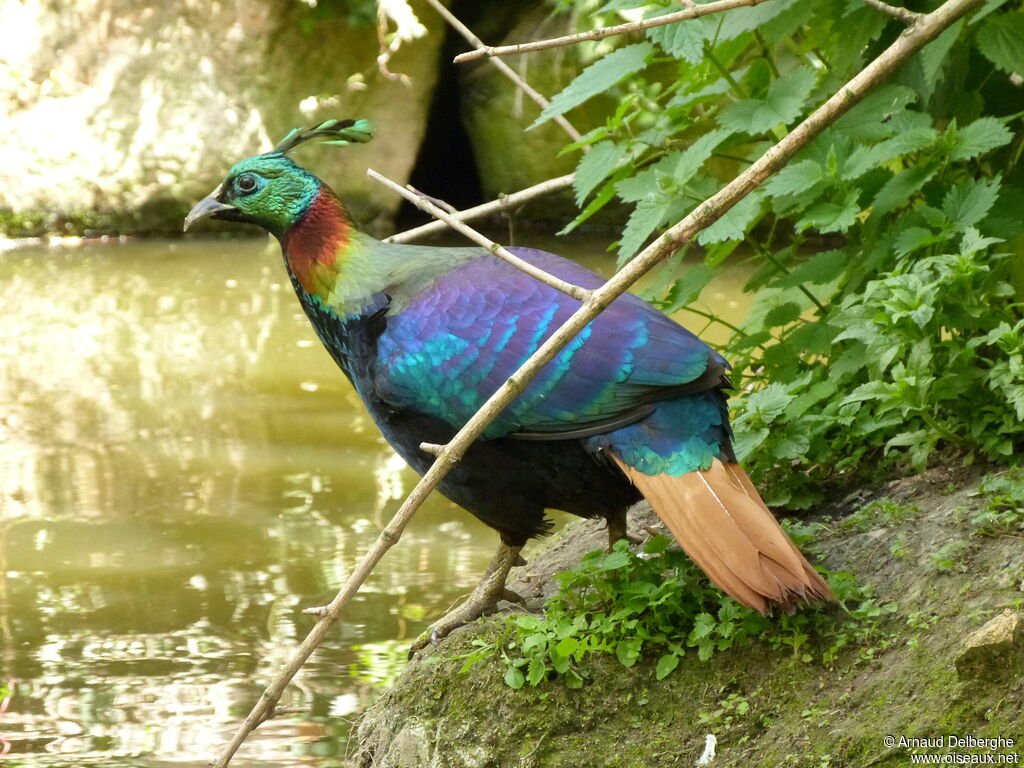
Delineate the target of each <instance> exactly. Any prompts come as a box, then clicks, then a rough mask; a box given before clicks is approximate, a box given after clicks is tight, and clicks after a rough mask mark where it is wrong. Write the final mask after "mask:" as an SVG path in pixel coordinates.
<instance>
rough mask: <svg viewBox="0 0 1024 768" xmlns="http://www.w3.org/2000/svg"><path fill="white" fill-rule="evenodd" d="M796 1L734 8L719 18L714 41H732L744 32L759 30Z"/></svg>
mask: <svg viewBox="0 0 1024 768" xmlns="http://www.w3.org/2000/svg"><path fill="white" fill-rule="evenodd" d="M796 1H797V0H768V2H765V3H760V4H759V5H755V6H753V7H751V8H736V9H734V10H732V11H730V12H729V13H726V14H724V15H723V16H722V17H721V26H718V29H717V34H716V36H715V37H716V39H718V40H733V39H735V38H737V37H739V36H740V35H742V34H743V33H744V32H753V31H754V30H756V29H760V28H761V27H762V26H764V25H765V24H767V23H768V22H769V21H771V20H772V19H774V18H776V17H778V16H780V15H781V14H783V13H784V12H785V11H786V10H788V9H789V8H790V7H792V6H793V5H794V4H795V3H796Z"/></svg>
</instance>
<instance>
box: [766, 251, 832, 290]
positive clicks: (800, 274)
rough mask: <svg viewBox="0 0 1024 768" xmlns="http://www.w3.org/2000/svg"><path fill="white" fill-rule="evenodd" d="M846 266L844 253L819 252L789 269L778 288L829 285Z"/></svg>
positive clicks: (780, 280)
mask: <svg viewBox="0 0 1024 768" xmlns="http://www.w3.org/2000/svg"><path fill="white" fill-rule="evenodd" d="M848 264H849V256H848V255H847V253H846V252H845V251H838V250H833V251H821V252H820V253H816V254H814V255H813V256H811V257H810V258H809V259H807V261H804V262H803V263H801V264H798V265H797V266H796V267H794V268H793V269H791V270H790V271H789V274H788V275H786V276H785V277H782V278H780V279H779V281H778V286H779V287H780V288H790V287H794V286H797V285H801V284H805V283H809V284H811V285H824V284H826V283H831V282H832V281H833V280H835V279H836V278H837V277H839V276H840V275H841V274H843V272H844V271H845V270H846V267H847V265H848Z"/></svg>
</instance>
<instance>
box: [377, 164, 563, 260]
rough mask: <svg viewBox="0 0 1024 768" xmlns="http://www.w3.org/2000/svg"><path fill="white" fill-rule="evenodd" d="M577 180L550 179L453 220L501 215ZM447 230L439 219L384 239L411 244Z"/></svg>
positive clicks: (447, 227) (476, 208)
mask: <svg viewBox="0 0 1024 768" xmlns="http://www.w3.org/2000/svg"><path fill="white" fill-rule="evenodd" d="M575 178H576V176H575V175H574V174H571V173H570V174H566V175H565V176H558V177H557V178H554V179H548V180H547V181H542V182H541V183H540V184H534V185H533V186H532V187H527V188H526V189H521V190H519V191H518V192H513V193H512V194H510V195H502V196H501V197H499V198H498V199H497V200H492V201H491V202H489V203H483V204H482V205H478V206H475V207H473V208H467V209H465V210H464V211H457V212H456V213H453V214H452V218H453V219H458V220H459V221H472V220H473V219H480V218H483V217H484V216H489V215H491V214H492V213H499V212H501V211H507V210H509V209H512V208H517V207H518V206H520V205H522V204H523V203H526V202H528V201H530V200H532V199H533V198H535V197H540V196H541V195H546V194H547V193H549V192H557V191H558V190H560V189H566V188H568V187H571V186H572V183H573V180H574V179H575ZM446 229H450V227H449V225H448V223H447V222H445V221H442V220H440V219H438V220H437V221H432V222H430V223H429V224H424V225H422V226H420V227H415V228H413V229H407V230H406V231H405V232H398V233H397V234H394V235H391V237H386V238H384V241H385V242H387V243H409V242H412V241H413V240H416V239H418V238H420V237H424V236H425V235H432V234H435V233H437V232H443V231H444V230H446Z"/></svg>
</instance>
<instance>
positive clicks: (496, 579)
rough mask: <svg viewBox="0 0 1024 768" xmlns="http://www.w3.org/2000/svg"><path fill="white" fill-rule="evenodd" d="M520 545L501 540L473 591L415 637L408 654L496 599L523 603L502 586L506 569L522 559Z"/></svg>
mask: <svg viewBox="0 0 1024 768" xmlns="http://www.w3.org/2000/svg"><path fill="white" fill-rule="evenodd" d="M521 549H522V547H521V546H519V547H511V546H509V545H508V544H505V543H504V542H502V543H501V544H500V545H499V546H498V551H497V552H495V553H494V557H493V558H492V559H491V564H490V565H488V566H487V571H486V572H485V573H484V576H483V578H482V579H480V583H479V584H477V585H476V589H474V590H473V593H472V594H471V595H470V596H469V597H468V598H467V599H466V601H465V602H464V603H462V604H461V605H459V606H458V607H457V608H454V609H452V610H451V611H449V612H448V613H446V614H445V615H444V616H442V617H441V618H440V619H438V620H437V621H436V622H434V623H433V624H432V625H431V626H430V627H428V628H427V630H426V631H425V632H424V633H423V634H422V635H420V636H419V637H418V638H417V639H416V642H415V643H413V644H412V648H410V649H409V655H410V657H411V656H412V655H413V654H414V653H416V652H417V651H419V650H421V649H423V648H425V647H426V646H427V645H429V644H431V643H436V642H437V641H438V640H440V639H441V638H443V637H445V636H447V635H448V633H449V632H451V631H452V630H453V629H457V628H458V627H461V626H462V625H463V624H468V623H469V622H471V621H475V620H476V619H479V618H480V617H481V616H484V615H486V614H488V613H491V612H492V611H493V610H494V609H495V607H496V606H497V605H498V601H499V600H508V601H510V602H514V603H519V604H520V605H522V604H524V603H525V601H524V600H523V598H521V597H520V596H519V595H517V594H516V593H515V592H512V591H511V590H510V589H508V588H506V586H505V581H506V580H507V579H508V572H509V571H510V570H511V569H512V568H513V567H514V566H516V565H519V563H520V562H521V561H522V558H521V557H520V556H519V551H520V550H521Z"/></svg>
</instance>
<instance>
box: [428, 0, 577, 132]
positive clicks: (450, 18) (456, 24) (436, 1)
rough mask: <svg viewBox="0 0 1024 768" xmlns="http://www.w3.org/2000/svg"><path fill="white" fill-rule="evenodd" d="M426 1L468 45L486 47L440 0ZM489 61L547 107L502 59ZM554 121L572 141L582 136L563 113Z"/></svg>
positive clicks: (544, 101)
mask: <svg viewBox="0 0 1024 768" xmlns="http://www.w3.org/2000/svg"><path fill="white" fill-rule="evenodd" d="M427 2H428V3H430V5H431V7H433V9H434V10H435V11H437V12H438V13H439V14H441V16H442V18H444V20H445V21H447V22H448V23H449V24H450V25H451V26H452V28H453V29H454V30H455V31H456V32H458V33H459V34H460V35H462V36H463V37H464V38H466V40H467V41H469V44H470V45H475V46H476V47H477V48H481V47H486V46H484V41H483V40H481V39H480V38H479V37H477V36H476V35H474V34H473V31H472V30H471V29H470V28H469V27H467V26H466V25H465V24H463V23H462V22H461V21H459V20H458V19H457V18H456V17H455V15H454V14H453V13H452V12H451V11H449V10H448V9H447V8H445V7H444V6H443V5H441V1H440V0H427ZM491 62H492V63H493V64H494V66H496V67H497V68H498V71H499V72H501V74H503V75H504V76H505V77H507V78H508V79H509V80H511V81H512V82H513V83H515V84H516V86H517V87H518V88H519V89H520V90H521V91H522V92H523V93H525V94H526V95H527V96H529V97H530V98H531V99H533V101H534V102H535V103H536V104H537V105H538V106H539V107H540V108H541V110H543V109H545V108H546V107H547V105H548V103H549V102H548V99H547V98H545V96H544V95H543V94H541V93H540V92H539V91H537V90H536V89H534V88H533V86H531V85H530V84H529V83H528V82H526V81H525V80H524V79H523V78H522V77H520V76H519V73H518V72H516V71H515V70H514V69H512V67H510V66H509V65H508V64H506V63H505V62H504V61H499V60H498V59H492V60H491ZM555 122H556V123H558V125H559V126H560V127H561V128H562V130H563V131H565V132H566V133H567V134H569V137H570V138H571V139H572V140H573V141H579V140H580V138H582V137H581V135H580V132H579V131H577V130H576V129H575V128H574V127H573V125H572V123H570V122H569V121H568V120H567V119H566V118H565V116H564V115H559V116H558V117H556V118H555ZM588 149H590V147H583V151H584V152H586V151H587V150H588Z"/></svg>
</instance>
